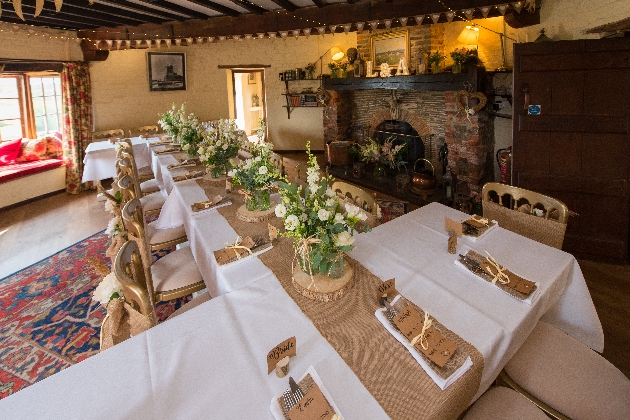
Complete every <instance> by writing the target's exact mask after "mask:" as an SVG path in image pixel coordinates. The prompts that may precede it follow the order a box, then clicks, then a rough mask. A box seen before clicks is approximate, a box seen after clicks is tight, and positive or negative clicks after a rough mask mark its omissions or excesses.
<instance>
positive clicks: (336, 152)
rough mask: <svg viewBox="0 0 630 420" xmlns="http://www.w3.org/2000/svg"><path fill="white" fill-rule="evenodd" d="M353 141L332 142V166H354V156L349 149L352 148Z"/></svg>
mask: <svg viewBox="0 0 630 420" xmlns="http://www.w3.org/2000/svg"><path fill="white" fill-rule="evenodd" d="M352 144H353V143H352V142H351V141H331V142H330V143H328V144H327V145H326V146H327V147H328V163H329V164H330V165H339V166H344V165H346V166H349V165H352V156H351V155H350V152H349V151H348V148H349V147H350V146H352Z"/></svg>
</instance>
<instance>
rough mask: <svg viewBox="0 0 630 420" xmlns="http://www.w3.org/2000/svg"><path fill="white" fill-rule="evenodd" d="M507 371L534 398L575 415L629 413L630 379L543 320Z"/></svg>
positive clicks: (578, 419) (618, 415)
mask: <svg viewBox="0 0 630 420" xmlns="http://www.w3.org/2000/svg"><path fill="white" fill-rule="evenodd" d="M505 371H506V373H507V374H508V375H509V376H510V377H511V378H512V379H513V380H514V381H515V382H516V383H517V384H519V385H520V386H522V387H523V388H524V389H525V390H526V391H528V392H529V393H530V394H532V395H533V396H534V397H536V398H538V399H540V400H541V401H543V402H545V403H547V404H548V405H550V406H551V407H552V408H554V409H556V410H558V411H560V412H561V413H563V414H565V415H566V416H569V417H570V418H572V419H574V420H581V419H584V420H586V419H589V420H596V419H608V420H611V419H620V420H621V419H629V418H630V380H628V378H626V377H625V376H624V374H623V373H621V371H620V370H619V369H617V368H616V367H615V366H613V365H612V364H611V363H610V362H608V361H607V360H606V359H604V358H603V357H602V356H600V355H599V354H597V353H595V352H594V351H593V350H591V349H589V348H588V347H586V346H585V345H583V344H582V343H580V342H579V341H577V340H575V339H574V338H572V337H570V336H568V335H566V334H565V333H563V332H562V331H560V330H558V329H556V328H554V327H552V326H551V325H548V324H545V323H544V322H539V323H538V324H537V325H536V327H535V328H534V330H533V331H532V333H531V334H530V336H529V337H528V338H527V340H525V343H524V344H523V346H521V348H520V349H519V350H518V351H517V352H516V354H515V355H514V357H513V358H512V359H511V360H510V361H509V362H508V363H507V365H506V366H505Z"/></svg>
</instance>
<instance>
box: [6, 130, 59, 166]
mask: <svg viewBox="0 0 630 420" xmlns="http://www.w3.org/2000/svg"><path fill="white" fill-rule="evenodd" d="M62 154H63V147H62V144H61V140H60V139H59V138H57V137H55V136H52V135H46V136H44V137H41V138H39V139H22V147H21V149H20V154H19V155H18V157H17V159H15V161H16V162H31V161H34V160H42V159H60V158H61V157H62Z"/></svg>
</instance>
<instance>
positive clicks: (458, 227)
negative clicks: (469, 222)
mask: <svg viewBox="0 0 630 420" xmlns="http://www.w3.org/2000/svg"><path fill="white" fill-rule="evenodd" d="M444 227H445V228H446V231H447V232H448V231H449V230H450V231H453V232H455V235H457V236H462V235H463V234H464V227H463V226H462V223H460V222H456V221H455V220H451V219H449V218H448V217H446V220H445V221H444Z"/></svg>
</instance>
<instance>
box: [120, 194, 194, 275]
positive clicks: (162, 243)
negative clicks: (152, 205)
mask: <svg viewBox="0 0 630 420" xmlns="http://www.w3.org/2000/svg"><path fill="white" fill-rule="evenodd" d="M142 215H143V212H142V204H141V203H140V200H138V199H137V198H134V199H131V200H129V201H128V202H127V203H126V204H125V205H124V206H123V208H122V211H121V216H122V220H123V223H124V225H125V230H126V231H127V236H129V234H130V232H131V234H132V235H135V236H136V237H138V238H140V237H144V238H145V239H146V243H147V244H148V247H147V248H148V249H149V250H151V251H156V250H159V249H165V248H172V247H174V246H175V245H177V244H181V243H183V242H186V241H187V240H188V237H187V236H186V231H185V230H184V226H178V227H175V228H169V229H158V228H157V227H156V224H157V220H155V221H153V222H151V223H145V220H144V217H142ZM129 229H131V231H130V230H129ZM146 263H147V264H148V263H150V260H147V261H146Z"/></svg>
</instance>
